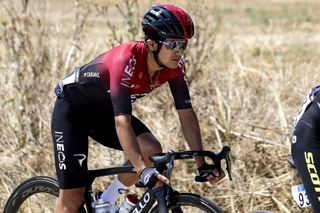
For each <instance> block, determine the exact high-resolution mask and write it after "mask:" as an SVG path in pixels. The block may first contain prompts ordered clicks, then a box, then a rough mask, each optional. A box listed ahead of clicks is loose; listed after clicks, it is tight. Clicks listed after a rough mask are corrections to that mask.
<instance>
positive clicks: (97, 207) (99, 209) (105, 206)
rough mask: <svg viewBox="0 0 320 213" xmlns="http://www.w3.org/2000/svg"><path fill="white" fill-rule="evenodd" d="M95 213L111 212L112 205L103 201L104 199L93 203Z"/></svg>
mask: <svg viewBox="0 0 320 213" xmlns="http://www.w3.org/2000/svg"><path fill="white" fill-rule="evenodd" d="M92 207H93V209H94V213H107V212H110V210H111V205H110V203H108V202H105V201H103V200H102V199H98V200H96V201H95V202H94V203H92Z"/></svg>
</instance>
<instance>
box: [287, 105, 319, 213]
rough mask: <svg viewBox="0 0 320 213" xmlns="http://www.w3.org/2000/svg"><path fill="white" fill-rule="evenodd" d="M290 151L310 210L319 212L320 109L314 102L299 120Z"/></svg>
mask: <svg viewBox="0 0 320 213" xmlns="http://www.w3.org/2000/svg"><path fill="white" fill-rule="evenodd" d="M291 151H292V157H293V160H294V162H295V165H296V167H297V169H298V172H299V175H300V177H301V179H302V181H303V184H304V186H305V189H306V192H307V194H308V197H309V200H310V202H311V205H312V208H313V209H314V211H315V212H320V109H319V107H318V104H317V103H316V101H315V102H314V103H312V105H311V106H310V108H309V109H308V110H307V111H306V112H305V113H304V114H303V116H302V117H301V119H300V120H299V122H298V124H297V126H296V128H295V131H294V135H293V144H292V149H291Z"/></svg>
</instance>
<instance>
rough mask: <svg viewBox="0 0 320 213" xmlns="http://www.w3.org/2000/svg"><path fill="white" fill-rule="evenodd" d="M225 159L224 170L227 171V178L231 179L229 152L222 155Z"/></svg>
mask: <svg viewBox="0 0 320 213" xmlns="http://www.w3.org/2000/svg"><path fill="white" fill-rule="evenodd" d="M224 159H225V161H226V165H227V166H226V170H227V172H228V176H229V180H230V181H232V176H231V158H230V153H228V154H226V155H225V157H224Z"/></svg>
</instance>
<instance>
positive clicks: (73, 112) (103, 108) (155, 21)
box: [51, 4, 225, 212]
mask: <svg viewBox="0 0 320 213" xmlns="http://www.w3.org/2000/svg"><path fill="white" fill-rule="evenodd" d="M142 30H143V32H144V34H145V39H144V41H133V42H128V43H124V44H121V45H119V46H117V47H115V48H113V49H111V50H109V51H107V52H105V53H102V54H101V55H100V56H98V57H97V58H95V59H94V60H92V61H91V62H89V63H88V64H85V65H83V66H81V67H78V68H76V69H75V70H74V71H73V72H72V73H71V74H70V75H69V76H67V77H66V78H64V79H63V80H62V81H61V82H59V84H58V85H57V87H56V88H55V93H56V96H57V100H56V103H55V106H54V110H53V115H52V130H51V131H52V138H53V143H54V151H55V163H56V172H57V176H58V181H59V188H60V194H59V199H58V202H57V212H77V209H78V207H79V206H80V204H81V202H82V201H83V193H84V187H85V182H86V171H87V154H88V137H91V138H93V139H94V140H96V141H97V142H99V143H101V144H103V145H105V146H107V147H111V148H114V149H118V150H123V151H124V154H125V157H126V158H127V159H128V161H127V162H126V163H125V164H126V165H133V166H134V168H135V169H136V172H137V175H133V174H122V175H119V176H118V177H117V178H115V180H114V181H113V182H112V183H111V184H110V186H109V187H108V188H107V189H106V191H105V192H104V193H103V194H102V195H101V197H100V198H101V199H102V200H103V201H104V202H109V203H114V202H115V200H117V198H118V197H119V196H120V195H121V193H123V191H124V190H126V189H127V188H128V187H129V186H131V185H133V184H134V182H135V181H137V180H138V179H139V178H140V180H141V181H142V182H143V183H144V184H145V185H147V186H150V185H152V184H154V183H155V182H156V181H158V180H159V181H160V182H159V181H158V182H157V184H159V183H161V181H162V182H164V183H168V179H166V178H165V177H164V176H162V175H161V174H159V173H158V172H157V171H156V169H154V168H151V167H150V166H151V162H150V161H149V160H148V156H149V155H150V154H153V153H158V152H161V151H162V148H161V145H160V143H159V142H158V140H157V139H156V138H155V137H154V135H153V134H152V133H151V132H150V130H149V129H148V128H147V127H146V126H145V125H144V124H143V123H142V122H141V121H140V120H139V119H138V118H137V117H135V116H134V115H132V105H131V104H132V102H134V101H135V100H136V99H137V98H141V97H143V96H146V95H147V94H148V93H150V92H151V91H153V90H154V89H156V88H157V87H159V86H161V85H162V84H164V83H166V82H168V84H169V86H170V89H171V93H172V96H173V98H174V102H175V107H176V109H177V112H178V115H179V119H180V123H181V126H182V130H183V133H184V136H185V139H186V141H187V143H188V145H189V147H190V149H191V150H202V140H201V135H200V130H199V124H198V120H197V116H196V114H195V112H194V110H193V109H192V105H191V101H190V96H189V91H188V87H187V83H186V73H185V65H184V60H183V54H184V51H185V49H186V48H187V44H188V39H190V38H192V36H193V34H194V25H193V21H192V19H191V17H190V16H189V15H188V14H187V13H186V12H185V11H184V10H182V9H180V8H178V7H176V6H173V5H170V4H159V5H156V6H152V7H151V8H150V9H149V10H148V11H147V12H146V13H145V14H144V16H143V20H142ZM195 160H196V164H197V166H198V170H199V173H200V175H206V176H207V179H208V180H209V181H210V182H211V183H215V182H218V181H219V180H221V179H222V178H223V177H224V176H225V174H224V172H223V171H218V170H217V169H214V167H213V165H209V164H207V163H206V162H205V160H204V158H203V157H196V158H195Z"/></svg>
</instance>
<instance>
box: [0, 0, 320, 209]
mask: <svg viewBox="0 0 320 213" xmlns="http://www.w3.org/2000/svg"><path fill="white" fill-rule="evenodd" d="M155 2H158V1H150V0H149V1H142V0H141V1H140V0H138V1H115V0H112V1H109V0H104V1H103V0H91V1H90V0H78V1H74V0H69V1H62V0H0V13H1V16H0V105H1V107H0V115H1V116H0V209H3V207H4V205H5V202H6V199H7V198H8V196H9V195H10V193H11V192H12V190H14V188H15V187H16V186H17V185H18V184H19V183H21V181H23V180H25V179H26V178H28V177H32V176H35V175H51V176H54V175H55V173H54V163H53V152H52V143H51V137H50V117H51V111H52V108H53V103H54V94H53V87H54V86H55V85H56V84H57V82H58V81H59V79H61V78H62V77H63V76H65V75H66V74H67V73H68V72H70V71H71V70H72V69H73V68H74V67H75V66H78V65H82V64H83V63H86V62H88V61H89V60H91V59H92V58H93V57H95V56H97V55H98V54H100V53H101V52H103V51H105V50H107V49H108V48H111V47H112V46H114V45H117V44H118V43H120V42H122V41H127V40H133V39H142V33H141V31H140V20H141V16H142V14H143V12H144V11H145V10H146V9H147V8H148V7H149V6H150V5H151V4H153V3H155ZM163 2H171V3H175V4H177V5H179V6H181V7H183V8H185V9H186V10H187V11H189V12H190V14H191V15H192V17H193V19H194V22H195V24H196V26H197V29H196V30H197V31H196V35H195V38H194V39H193V40H192V41H191V43H190V46H189V47H190V48H189V49H188V51H187V53H186V61H187V70H188V73H187V74H188V77H189V85H190V92H191V95H192V100H193V106H194V109H195V111H196V112H197V114H198V117H199V121H200V126H201V130H202V136H203V140H204V144H205V148H206V149H211V150H216V151H217V150H219V149H220V148H221V147H222V146H223V145H229V146H230V147H231V149H232V162H233V179H234V180H233V182H230V181H229V180H227V179H225V180H224V181H222V182H221V183H219V184H217V185H213V186H212V185H209V184H198V183H195V182H194V180H193V179H194V172H195V166H194V164H193V162H192V161H190V162H188V163H178V164H177V166H178V168H179V170H176V174H175V176H174V178H173V185H174V186H175V187H176V188H178V189H180V190H182V191H190V192H194V193H199V194H201V195H204V196H206V197H208V198H210V199H212V200H214V201H215V202H216V203H217V204H218V205H220V206H221V207H223V208H224V209H225V211H226V212H230V213H234V212H239V213H245V212H249V211H252V210H257V209H264V210H272V211H275V212H284V213H290V212H292V213H295V212H311V211H310V210H301V209H299V208H298V207H297V206H296V205H295V203H294V202H293V199H292V197H291V185H292V184H295V183H296V181H298V180H297V179H296V178H295V175H294V172H293V171H292V170H291V169H290V168H289V167H288V166H287V162H286V158H287V156H289V155H290V136H291V122H292V119H293V117H294V116H295V114H296V113H297V110H298V108H299V105H300V104H301V102H302V101H303V99H304V96H305V93H306V92H307V91H308V89H309V88H310V87H311V86H314V85H317V84H319V80H320V72H319V71H320V70H319V68H320V65H319V55H320V48H319V47H320V34H319V32H320V13H319V10H320V2H319V1H318V0H270V1H262V0H194V1H182V0H176V1H163ZM119 8H121V11H122V12H123V13H120V12H119ZM134 114H135V115H137V116H138V117H140V118H141V119H142V120H143V121H145V123H146V124H147V125H148V127H149V128H150V129H151V130H152V131H153V132H154V134H155V135H156V136H157V137H158V139H159V140H160V141H161V143H162V145H163V147H164V150H170V149H173V150H182V149H186V148H187V147H186V143H185V142H184V139H183V136H182V133H181V131H180V126H179V122H178V120H177V115H176V112H175V109H174V107H173V103H172V100H171V96H170V92H169V90H168V88H167V86H164V87H162V88H160V89H159V90H157V91H155V92H154V93H152V94H150V95H148V96H147V97H145V98H143V99H141V100H139V101H137V102H136V103H135V104H134ZM122 160H123V156H122V154H121V153H120V152H117V151H113V150H110V149H108V148H105V147H102V146H101V145H99V144H97V143H95V142H92V143H90V149H89V167H90V168H99V167H103V166H108V165H120V164H121V162H122ZM109 182H110V179H104V180H100V182H99V183H97V185H96V187H97V188H100V189H101V188H102V187H103V186H104V185H106V184H108V183H109Z"/></svg>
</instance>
